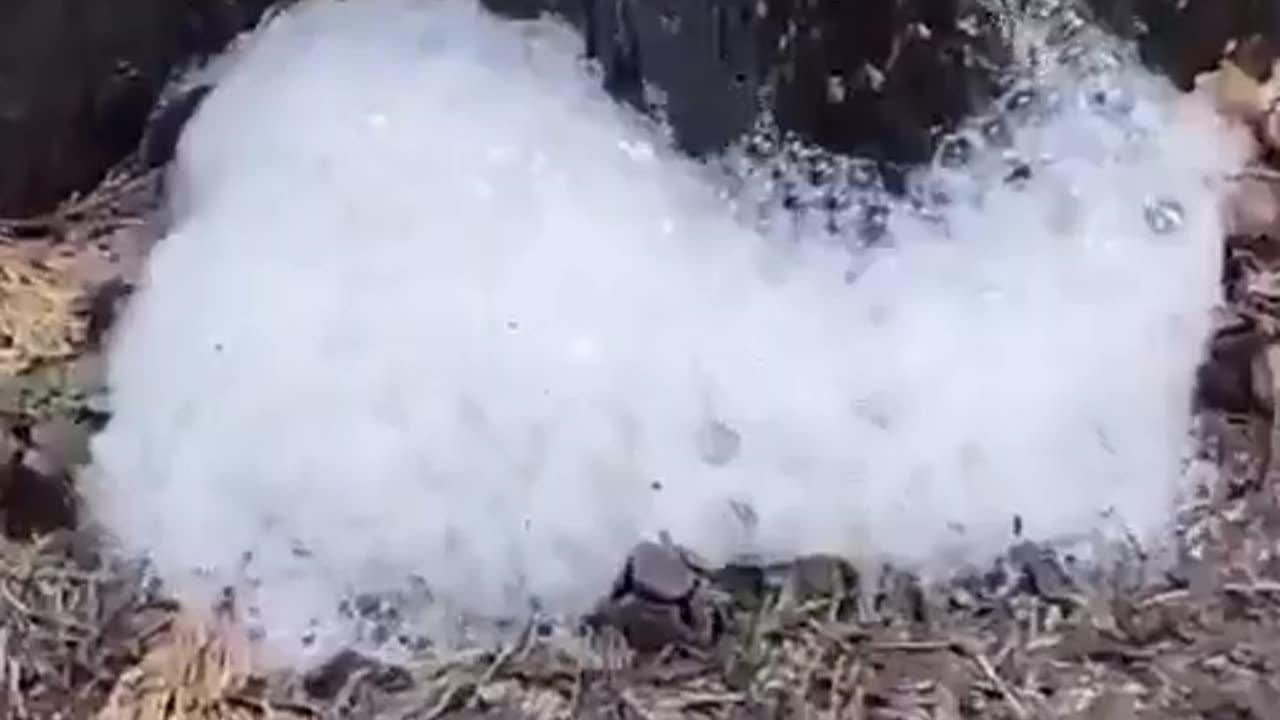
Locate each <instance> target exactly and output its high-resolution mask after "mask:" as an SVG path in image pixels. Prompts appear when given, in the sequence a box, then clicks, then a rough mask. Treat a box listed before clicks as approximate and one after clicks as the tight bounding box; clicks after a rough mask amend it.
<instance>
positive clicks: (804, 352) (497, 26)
mask: <svg viewBox="0 0 1280 720" xmlns="http://www.w3.org/2000/svg"><path fill="white" fill-rule="evenodd" d="M578 43H579V41H578V40H577V39H576V37H575V36H574V35H572V34H571V33H570V32H569V31H568V30H567V29H565V28H563V27H561V26H559V25H557V24H556V23H554V22H552V21H550V20H540V21H537V22H532V23H516V22H512V21H508V20H500V19H497V18H494V17H491V16H489V15H486V14H485V13H484V12H483V11H481V10H480V9H478V8H477V7H476V6H474V5H473V4H472V2H471V1H470V0H362V1H361V2H339V1H337V0H311V1H310V2H305V3H303V4H302V5H301V6H299V7H298V8H296V9H295V10H293V11H291V12H289V13H287V14H285V15H282V16H280V17H279V18H277V19H275V20H273V21H272V22H270V23H269V24H267V25H266V26H265V27H264V28H262V29H260V30H259V31H257V32H256V33H254V34H253V35H252V36H250V37H248V38H247V39H246V42H245V43H244V44H243V46H242V47H239V48H238V49H237V50H236V51H235V52H234V53H233V54H232V55H230V56H228V57H226V58H224V59H223V61H222V64H223V66H224V67H223V68H222V72H221V76H222V79H221V83H220V84H219V86H218V87H217V89H216V90H215V91H214V92H213V93H212V94H211V95H210V97H209V99H208V100H207V101H206V103H205V105H204V106H203V107H202V109H201V110H200V111H199V112H198V113H197V115H196V116H195V118H194V119H193V122H192V124H191V125H189V126H188V129H187V131H186V133H185V135H184V137H183V140H182V143H181V146H180V149H179V154H178V159H177V165H176V167H175V169H174V173H175V174H174V188H175V190H174V192H175V195H174V198H173V203H174V213H175V222H174V225H173V228H172V230H171V232H170V234H169V235H168V237H166V238H165V239H164V240H163V241H162V242H161V243H160V244H159V245H158V247H157V249H156V250H155V251H154V253H153V255H152V256H151V258H150V260H149V264H148V268H147V275H146V278H145V283H144V285H143V287H142V289H141V291H140V293H139V294H138V295H137V296H136V298H135V301H134V302H133V304H132V306H131V308H130V310H129V312H128V313H127V315H126V316H125V318H124V321H123V325H122V326H121V328H120V332H119V334H118V337H117V339H116V342H115V344H114V346H113V348H112V352H111V357H110V388H111V393H112V396H111V398H112V403H113V408H114V416H113V418H112V419H111V421H110V423H109V424H108V425H107V427H106V428H105V429H104V430H103V431H102V432H101V433H100V434H99V435H98V436H97V437H96V438H95V440H94V446H93V450H94V458H95V465H94V468H93V471H94V472H93V476H92V477H91V480H92V482H91V483H90V484H89V486H88V487H89V489H88V490H87V493H88V496H89V500H90V507H91V509H92V510H93V512H94V513H95V515H96V517H97V518H98V519H99V520H100V521H101V522H102V523H103V525H104V526H105V527H106V528H107V529H108V530H109V531H111V532H112V533H113V534H114V535H115V537H116V538H117V539H118V540H119V542H120V546H121V548H122V550H123V551H125V552H127V553H131V554H140V555H146V556H148V557H149V558H150V559H151V561H152V562H153V564H154V568H155V570H156V572H157V574H158V575H159V577H160V578H161V579H162V580H163V581H164V582H165V583H166V584H167V585H168V586H169V587H170V588H171V589H173V591H174V592H176V593H178V594H179V596H180V597H181V598H183V599H184V600H186V601H188V602H192V603H198V604H208V603H211V602H213V601H214V600H215V599H216V597H217V593H218V590H219V589H220V588H221V587H222V586H223V585H226V584H231V585H237V586H238V587H239V588H240V593H241V596H242V597H243V598H244V603H245V606H246V607H248V608H249V609H250V614H251V617H252V620H253V622H254V623H256V624H257V625H258V626H259V627H260V629H261V630H262V631H263V632H264V633H265V638H266V639H267V641H268V644H270V645H272V646H273V647H274V648H276V649H277V650H280V651H281V652H283V653H284V654H285V656H286V657H298V658H300V657H306V656H308V654H309V653H320V652H324V651H327V650H329V649H332V648H333V647H334V646H335V645H337V644H340V643H343V642H347V641H350V640H351V639H352V637H354V636H355V635H359V634H360V633H361V632H362V630H361V628H363V627H364V626H363V625H361V624H360V623H358V622H356V621H355V620H352V619H351V618H350V617H349V615H350V613H348V612H346V611H347V610H349V609H350V607H351V603H350V602H344V601H350V599H351V598H353V597H354V596H356V595H358V594H360V593H365V592H376V591H383V590H385V591H402V592H401V597H410V596H414V597H417V598H418V599H419V600H423V599H427V598H429V599H430V602H429V603H426V605H419V606H415V607H417V611H415V612H410V611H408V610H405V609H403V608H401V610H400V611H399V612H400V619H401V620H402V621H403V622H404V623H406V627H412V628H414V629H415V630H417V631H421V632H425V633H426V634H428V635H431V636H433V637H437V638H440V637H445V636H446V635H450V633H452V632H453V631H454V630H456V629H457V621H458V619H459V618H461V617H463V616H464V615H476V616H508V615H520V614H521V613H524V612H526V611H527V610H528V609H529V608H530V607H531V606H533V605H537V606H538V607H540V608H541V609H542V610H544V611H546V612H552V613H566V614H571V613H574V612H577V611H581V610H583V609H585V608H587V607H588V606H589V605H590V604H591V603H592V602H593V601H594V600H595V599H596V598H597V597H599V595H600V594H601V593H602V592H603V591H604V590H605V589H606V588H607V585H608V582H609V581H610V580H611V578H612V576H613V574H614V573H615V572H616V571H617V570H618V568H619V566H620V563H621V561H622V559H623V557H624V555H625V553H626V551H627V549H628V548H629V547H630V545H631V544H632V543H633V542H634V541H636V540H637V539H639V538H641V537H648V536H652V535H653V534H655V533H657V532H659V531H662V530H665V531H668V532H669V533H670V534H671V536H672V537H673V538H674V539H676V540H677V541H679V542H681V543H683V544H686V545H688V546H690V547H692V548H693V549H695V550H696V551H698V552H699V553H701V554H702V555H704V556H705V557H706V558H707V559H709V560H711V561H722V560H726V559H728V558H730V557H732V556H734V555H737V554H742V553H753V554H756V555H760V556H764V557H766V558H785V557H787V556H790V555H794V554H797V553H804V552H811V551H825V552H837V553H841V554H845V555H848V556H850V557H853V558H855V559H868V558H876V559H880V558H889V559H892V560H896V561H899V562H906V563H913V564H915V565H917V566H918V567H920V568H922V569H924V570H925V571H930V572H945V571H947V570H948V569H950V568H953V567H956V566H957V565H958V564H961V563H969V562H973V563H979V562H983V561H984V560H985V559H989V558H990V557H991V556H992V555H993V554H994V553H997V552H999V551H1001V550H1002V549H1003V547H1004V546H1005V544H1006V543H1007V542H1008V541H1009V540H1010V538H1011V530H1010V528H1011V524H1012V518H1013V517H1014V516H1015V515H1017V516H1019V517H1020V518H1021V521H1022V525H1023V527H1024V528H1025V532H1026V534H1027V535H1029V536H1031V537H1035V538H1041V539H1073V538H1077V539H1078V538H1081V537H1089V536H1093V535H1096V534H1098V533H1105V532H1109V530H1107V528H1110V527H1116V526H1120V525H1122V526H1123V527H1124V528H1125V529H1126V530H1127V531H1128V532H1132V533H1134V534H1135V535H1137V536H1139V537H1158V536H1160V535H1161V534H1162V533H1164V532H1165V531H1166V530H1167V529H1168V526H1169V523H1170V522H1171V518H1172V517H1173V507H1174V505H1175V501H1176V499H1177V497H1178V494H1179V493H1180V492H1181V491H1182V490H1183V489H1184V488H1185V487H1186V480H1185V478H1186V470H1185V467H1184V461H1185V460H1186V458H1187V455H1188V451H1189V433H1188V430H1189V427H1190V423H1191V417H1190V395H1191V391H1192V382H1193V374H1194V369H1195V366H1196V364H1197V362H1198V361H1199V359H1200V358H1201V353H1202V349H1203V344H1204V341H1205V339H1206V337H1207V333H1208V331H1209V328H1210V309H1211V307H1212V306H1213V304H1214V303H1215V302H1216V301H1217V298H1218V287H1217V279H1218V270H1219V254H1220V244H1221V227H1220V219H1219V213H1218V201H1219V195H1220V187H1219V185H1218V184H1216V183H1215V182H1213V178H1215V177H1217V176H1218V175H1220V174H1221V173H1222V172H1224V171H1227V170H1230V169H1232V168H1233V167H1235V166H1236V165H1237V164H1238V163H1239V162H1240V160H1241V158H1242V150H1241V148H1240V147H1239V146H1238V144H1237V143H1235V142H1234V141H1233V139H1232V138H1231V137H1229V136H1228V135H1226V134H1225V133H1224V132H1223V131H1222V130H1220V129H1218V128H1217V126H1216V125H1215V124H1214V123H1213V122H1212V121H1211V119H1210V116H1209V115H1210V114H1209V113H1208V111H1207V110H1205V109H1204V108H1200V107H1199V106H1197V105H1196V104H1195V102H1193V101H1189V100H1187V99H1185V98H1181V99H1180V98H1177V97H1176V96H1175V94H1174V93H1173V91H1172V90H1171V89H1170V88H1168V87H1167V86H1165V85H1164V84H1163V83H1162V82H1161V81H1159V80H1157V79H1155V78H1154V77H1151V76H1148V75H1147V74H1146V73H1145V72H1144V71H1143V70H1142V69H1141V68H1140V67H1138V66H1137V65H1136V64H1132V63H1128V62H1127V61H1121V62H1118V63H1117V64H1116V65H1115V67H1113V68H1111V69H1109V70H1108V71H1107V72H1106V73H1105V74H1104V75H1098V76H1096V77H1104V76H1105V78H1106V82H1107V83H1108V85H1107V86H1106V88H1102V90H1106V92H1102V91H1101V90H1100V89H1099V87H1101V86H1099V87H1093V86H1091V85H1090V83H1094V82H1098V80H1096V77H1095V76H1092V75H1091V76H1089V77H1088V78H1083V79H1082V76H1079V75H1078V74H1077V75H1072V74H1071V73H1064V74H1063V75H1062V77H1063V78H1064V79H1054V77H1053V76H1046V77H1048V78H1049V79H1048V80H1047V81H1046V82H1048V85H1047V86H1046V87H1047V88H1048V90H1049V91H1051V92H1048V93H1046V94H1045V95H1044V97H1047V98H1051V99H1053V102H1049V103H1047V104H1045V106H1044V107H1043V108H1042V109H1041V111H1039V112H1037V113H1033V115H1035V117H1034V118H1031V119H1025V120H1019V121H1017V122H1013V121H1010V125H1009V126H1010V127H1011V128H1012V134H1011V145H1009V147H1008V148H1006V149H1005V150H997V149H983V147H982V146H981V143H979V144H978V147H977V150H976V154H974V156H973V158H972V159H971V161H970V163H969V164H968V165H967V166H965V169H962V170H954V169H942V168H939V169H936V170H932V171H928V172H926V173H925V174H924V175H922V176H921V178H920V180H921V182H922V183H925V184H926V185H929V186H930V187H933V188H934V190H935V192H934V193H933V195H935V196H936V195H938V194H939V192H937V191H938V190H943V191H945V194H946V195H947V196H948V197H950V198H951V201H950V202H949V203H944V204H937V203H935V204H934V205H930V204H929V203H925V206H924V207H923V209H924V210H926V211H927V212H908V211H907V210H906V209H904V208H899V209H898V210H897V211H895V212H892V213H891V214H890V215H889V219H888V229H889V232H890V235H891V236H892V241H891V242H879V243H876V244H875V245H873V246H868V247H865V248H861V247H860V248H854V249H852V250H851V249H850V247H849V244H848V243H832V242H828V241H827V240H828V239H829V238H828V237H827V236H823V237H819V236H820V235H823V232H821V231H818V230H814V231H812V232H810V231H809V230H806V229H804V227H803V226H796V225H792V226H789V227H792V228H793V229H794V228H795V227H801V229H800V230H799V231H798V232H794V233H790V234H787V235H786V237H782V236H781V235H779V234H778V233H768V232H764V231H762V230H761V229H759V228H757V227H755V226H754V225H752V224H750V223H747V222H745V221H744V220H743V217H744V213H742V212H741V209H742V203H744V202H747V201H749V200H750V198H759V197H764V196H766V195H767V194H768V193H767V192H765V191H764V190H761V187H763V186H761V185H759V183H761V182H763V181H758V180H757V179H755V178H754V176H751V175H750V174H749V173H743V174H741V175H740V177H739V178H738V179H739V180H740V181H741V182H742V184H743V187H745V188H746V189H745V190H742V191H741V192H740V193H739V194H738V195H732V196H731V195H728V194H726V192H725V188H726V187H728V186H729V183H727V182H722V179H723V178H722V177H721V176H720V175H719V174H718V171H716V170H715V169H714V168H712V167H710V166H708V165H703V164H699V163H696V162H694V161H692V160H689V159H686V158H682V157H680V156H679V155H678V154H677V153H675V152H673V151H671V150H669V149H668V147H667V145H666V144H665V143H664V141H663V135H662V133H661V132H659V131H658V130H656V129H655V128H654V127H653V126H651V125H650V124H649V123H647V122H644V121H643V120H642V119H641V118H639V117H638V116H637V115H635V114H634V113H633V112H632V111H630V110H628V109H625V108H623V107H621V106H619V105H618V104H616V103H614V102H613V101H611V100H610V99H609V98H608V97H607V95H605V93H604V92H603V91H601V90H600V89H599V84H598V82H597V81H596V80H595V79H594V78H593V77H592V76H591V74H590V70H589V69H588V68H586V67H585V66H584V65H582V64H581V63H580V62H579V60H578V55H579V53H580V47H579V45H578ZM1068 76H1070V77H1068ZM1070 78H1074V79H1070ZM1108 92H1110V93H1112V94H1114V95H1115V96H1116V97H1117V98H1119V99H1118V100H1115V102H1112V101H1111V100H1108V99H1107V97H1108V96H1107V93H1108ZM1112 99H1114V98H1112ZM1091 100H1092V101H1091ZM1117 108H1119V109H1117ZM1011 151H1017V152H1018V153H1019V154H1020V155H1021V156H1022V157H1026V158H1031V159H1032V160H1033V161H1034V163H1035V170H1034V172H1032V173H1031V174H1030V177H1029V179H1024V180H1023V181H1021V182H1001V181H999V180H998V179H993V178H998V177H999V176H1000V175H1001V172H1002V171H1001V170H1000V168H1001V167H1003V165H1002V163H1003V162H1004V158H1005V157H1006V155H1007V154H1008V152H1011ZM753 189H754V190H753ZM754 191H759V192H755V194H752V193H753V192H754ZM850 192H851V193H855V194H856V193H857V192H862V191H857V190H851V191H850ZM735 202H736V203H737V207H736V209H735V207H734V205H735ZM917 209H919V208H917ZM778 212H780V211H778ZM775 215H776V213H775ZM827 235H829V233H827ZM406 602H407V601H406ZM357 605H358V603H357ZM406 607H408V605H406ZM415 613H417V614H415ZM295 653H296V655H295Z"/></svg>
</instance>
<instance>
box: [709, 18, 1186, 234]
mask: <svg viewBox="0 0 1280 720" xmlns="http://www.w3.org/2000/svg"><path fill="white" fill-rule="evenodd" d="M990 2H991V3H992V4H993V5H995V6H996V7H993V8H992V9H993V10H995V11H996V13H995V15H996V17H999V18H1000V19H1001V24H1002V26H1003V27H1002V34H1003V35H1004V38H1005V42H1006V43H1008V45H1009V46H1010V47H1011V48H1012V50H1013V57H1014V58H1015V61H1014V63H1013V64H1012V65H1011V66H1009V67H1007V68H1004V69H1003V70H1002V71H1001V73H1002V78H1001V81H1002V82H1001V85H1002V87H1003V88H1004V92H1003V93H1002V94H1001V95H1000V96H999V97H997V98H996V100H995V101H994V102H993V103H991V104H990V106H989V107H987V108H986V109H985V110H984V111H982V112H979V113H978V114H976V115H974V116H972V117H970V118H967V119H965V120H964V121H962V122H961V123H960V124H959V125H958V127H955V128H953V129H951V130H949V131H945V132H942V131H940V132H939V138H938V141H937V142H936V149H935V152H934V155H933V158H932V161H931V162H929V163H928V164H927V165H926V166H925V167H918V168H911V167H902V166H898V165H894V164H890V163H885V162H879V161H875V160H871V159H866V158H858V157H849V156H844V155H837V154H834V153H831V152H828V151H826V150H824V149H822V148H819V147H815V146H814V145H812V144H809V143H806V142H805V141H803V140H801V139H799V138H797V137H795V136H793V135H789V134H786V133H782V132H780V131H779V129H778V127H777V124H776V123H774V122H773V120H772V119H771V117H770V116H769V115H768V113H764V114H762V115H761V118H760V120H759V121H758V122H757V124H756V127H755V128H754V130H753V131H752V133H750V134H749V136H748V137H746V138H744V139H743V141H741V142H740V143H739V144H737V145H736V146H734V147H733V148H732V149H731V150H730V151H729V152H728V153H726V155H725V156H724V157H722V158H721V159H720V162H719V163H718V165H719V169H720V170H721V174H722V176H723V180H724V182H723V187H724V188H725V189H724V192H725V195H726V196H727V197H728V198H729V199H730V200H731V202H732V204H733V205H734V207H735V208H736V209H737V211H738V213H739V215H740V217H741V219H742V220H743V221H744V222H747V223H749V224H751V225H752V226H754V227H755V228H756V229H757V230H759V231H761V232H763V233H765V234H766V235H768V236H771V237H774V238H777V239H780V240H784V241H791V242H799V241H804V242H815V241H817V242H830V243H835V244H838V245H841V246H844V247H847V248H849V249H850V250H851V251H853V254H854V255H856V256H861V255H863V254H865V251H866V250H868V249H873V248H876V247H878V246H884V245H892V244H893V242H894V237H893V231H892V226H893V223H892V218H894V217H895V216H899V215H907V216H910V217H912V218H913V219H914V220H916V221H924V222H925V223H926V224H927V225H931V226H934V227H935V228H937V229H938V230H939V231H941V232H943V233H945V232H946V211H947V208H948V207H949V206H952V205H954V204H957V203H976V204H980V203H981V202H982V199H983V197H984V196H986V195H988V194H989V193H990V192H992V191H995V190H1003V189H1006V188H1008V189H1013V190H1015V191H1017V190H1020V189H1023V188H1025V187H1026V186H1027V185H1028V184H1029V183H1030V182H1031V181H1032V180H1033V179H1034V178H1036V177H1037V176H1039V175H1041V174H1043V173H1044V172H1045V171H1046V170H1051V169H1052V168H1053V167H1054V166H1055V165H1056V164H1058V163H1060V162H1061V161H1062V160H1064V158H1063V157H1061V156H1059V155H1057V154H1055V153H1054V152H1051V151H1050V152H1043V151H1041V150H1042V149H1041V148H1035V147H1032V146H1034V145H1035V143H1025V142H1019V139H1020V137H1021V136H1025V135H1026V134H1027V133H1029V132H1033V131H1034V130H1035V129H1036V128H1037V127H1043V126H1044V125H1046V124H1047V123H1049V122H1050V121H1051V120H1052V119H1053V118H1055V117H1057V116H1059V115H1060V114H1061V113H1063V112H1064V111H1066V110H1069V109H1085V110H1087V111H1088V112H1090V113H1092V114H1093V115H1094V116H1095V117H1096V119H1097V120H1098V121H1101V122H1104V123H1107V124H1109V125H1111V126H1112V127H1119V128H1121V129H1123V131H1124V134H1125V136H1126V139H1127V141H1126V142H1125V143H1124V144H1122V145H1121V146H1120V147H1116V148H1108V149H1107V151H1109V152H1112V153H1115V154H1116V155H1115V156H1114V157H1112V158H1108V159H1111V160H1123V153H1137V152H1141V151H1142V148H1143V145H1144V143H1145V141H1146V140H1147V139H1148V135H1147V133H1148V129H1147V128H1146V127H1145V123H1144V122H1143V119H1144V118H1143V113H1144V111H1145V110H1146V108H1144V107H1143V106H1142V104H1141V102H1140V101H1139V99H1138V93H1137V92H1136V89H1135V88H1134V87H1132V86H1131V83H1132V82H1133V80H1132V77H1133V76H1132V74H1131V73H1126V72H1123V71H1124V70H1125V69H1126V68H1128V67H1131V65H1132V62H1133V61H1132V58H1131V57H1129V55H1130V53H1131V52H1132V49H1131V48H1129V47H1127V46H1125V45H1124V44H1122V43H1120V42H1119V41H1117V40H1115V39H1114V38H1112V37H1109V36H1107V35H1105V34H1104V32H1103V31H1102V30H1100V29H1099V28H1098V26H1097V25H1096V24H1095V23H1093V22H1091V21H1090V19H1089V18H1088V16H1087V10H1086V9H1084V8H1083V7H1082V6H1081V5H1080V4H1079V3H1075V2H1070V1H1069V0H990ZM1078 150H1079V146H1074V145H1073V147H1072V151H1073V153H1074V152H1076V151H1078ZM1077 159H1078V158H1077ZM1094 159H1095V160H1101V159H1104V158H1094ZM1069 191H1070V190H1069V189H1068V192H1069ZM1140 212H1141V213H1142V214H1143V217H1144V218H1145V220H1146V223H1147V225H1148V227H1149V228H1150V229H1151V230H1152V231H1153V232H1154V233H1156V234H1159V235H1164V234H1169V233H1172V232H1175V231H1176V230H1178V228H1179V227H1181V224H1182V220H1183V214H1184V211H1183V207H1182V204H1181V203H1180V202H1179V201H1178V200H1177V199H1176V198H1172V197H1164V196H1153V197H1151V198H1149V200H1148V202H1147V203H1146V205H1145V207H1143V208H1141V209H1140ZM917 227H918V225H917Z"/></svg>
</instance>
